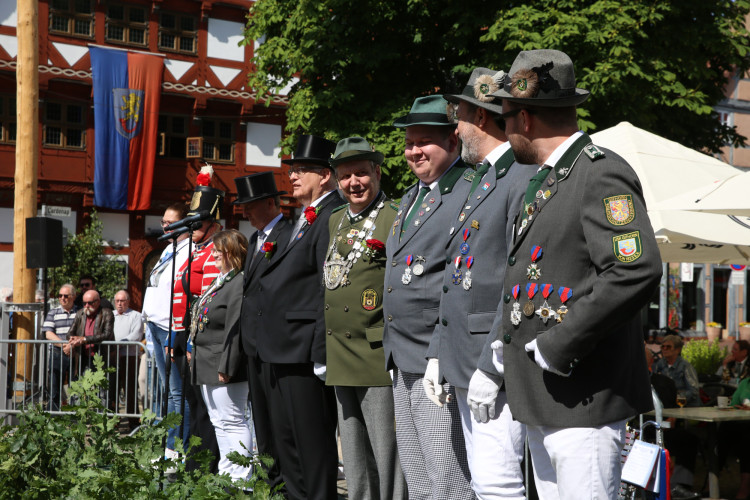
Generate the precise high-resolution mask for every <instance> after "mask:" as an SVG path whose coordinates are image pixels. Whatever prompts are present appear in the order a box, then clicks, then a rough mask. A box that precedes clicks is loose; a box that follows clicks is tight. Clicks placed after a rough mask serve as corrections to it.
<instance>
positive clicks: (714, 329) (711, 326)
mask: <svg viewBox="0 0 750 500" xmlns="http://www.w3.org/2000/svg"><path fill="white" fill-rule="evenodd" d="M706 337H708V340H709V341H711V340H716V339H718V338H720V337H721V323H717V322H716V321H709V322H708V323H706Z"/></svg>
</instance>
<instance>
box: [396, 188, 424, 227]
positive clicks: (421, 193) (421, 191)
mask: <svg viewBox="0 0 750 500" xmlns="http://www.w3.org/2000/svg"><path fill="white" fill-rule="evenodd" d="M429 192H430V188H429V187H427V186H422V187H421V188H420V189H419V194H417V199H416V200H414V203H413V204H412V206H411V209H410V210H409V213H407V214H406V219H404V224H403V225H402V226H401V234H402V235H403V234H404V231H406V227H407V226H408V225H409V222H411V220H412V219H413V218H414V214H415V213H416V212H417V211H418V210H419V206H420V205H421V204H422V201H423V200H424V197H425V196H427V193H429Z"/></svg>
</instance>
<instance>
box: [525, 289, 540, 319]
mask: <svg viewBox="0 0 750 500" xmlns="http://www.w3.org/2000/svg"><path fill="white" fill-rule="evenodd" d="M537 290H539V284H538V283H526V296H527V297H528V298H529V301H528V302H526V303H525V304H524V305H523V314H524V315H525V316H526V317H527V318H530V317H532V316H533V315H534V302H533V301H532V300H531V299H533V298H534V295H536V292H537Z"/></svg>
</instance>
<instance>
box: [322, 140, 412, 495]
mask: <svg viewBox="0 0 750 500" xmlns="http://www.w3.org/2000/svg"><path fill="white" fill-rule="evenodd" d="M381 163H383V154H382V153H380V152H377V151H374V150H373V148H372V147H371V146H370V145H369V144H368V143H367V141H366V140H365V139H363V138H361V137H349V138H347V139H343V140H341V141H339V143H338V145H337V146H336V151H335V153H334V155H333V157H332V158H331V165H332V166H333V168H334V171H335V172H336V179H337V180H338V183H339V188H340V189H341V191H342V192H343V193H344V196H345V198H346V201H348V202H349V203H348V204H347V205H344V206H342V207H339V208H338V209H335V210H334V211H333V213H332V215H331V218H330V220H329V224H328V231H329V241H330V245H329V247H328V252H327V253H326V258H325V261H324V264H323V277H324V280H323V282H324V284H325V286H326V291H325V299H326V306H325V323H326V332H327V335H326V370H327V373H326V385H329V386H334V388H335V390H336V401H337V407H338V422H339V433H340V434H341V450H342V452H343V455H344V468H345V471H346V485H347V489H348V492H349V495H350V496H351V497H352V498H371V499H373V500H377V499H378V498H380V499H382V500H398V499H401V498H404V499H405V498H407V491H406V481H405V480H404V474H403V472H401V465H400V463H399V459H398V450H397V449H396V432H395V429H394V421H395V416H394V410H393V385H392V381H391V377H390V376H389V375H388V372H387V371H386V369H385V355H384V354H383V278H384V276H385V267H386V259H385V243H384V242H385V241H386V240H387V239H388V234H389V233H390V232H391V228H392V227H393V221H394V219H395V217H396V209H397V207H398V205H396V204H394V203H391V201H390V200H388V199H386V196H385V193H383V192H382V191H381V190H380V164H381Z"/></svg>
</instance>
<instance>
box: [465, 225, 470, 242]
mask: <svg viewBox="0 0 750 500" xmlns="http://www.w3.org/2000/svg"><path fill="white" fill-rule="evenodd" d="M468 238H469V228H468V227H467V228H466V229H464V241H466V240H467V239H468Z"/></svg>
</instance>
